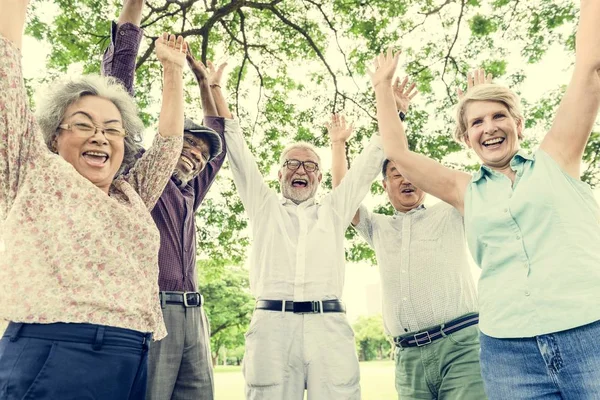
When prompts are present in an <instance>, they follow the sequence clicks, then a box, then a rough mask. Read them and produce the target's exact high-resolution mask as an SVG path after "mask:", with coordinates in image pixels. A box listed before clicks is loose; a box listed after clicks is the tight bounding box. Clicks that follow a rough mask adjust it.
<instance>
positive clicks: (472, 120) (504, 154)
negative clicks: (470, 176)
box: [465, 101, 523, 169]
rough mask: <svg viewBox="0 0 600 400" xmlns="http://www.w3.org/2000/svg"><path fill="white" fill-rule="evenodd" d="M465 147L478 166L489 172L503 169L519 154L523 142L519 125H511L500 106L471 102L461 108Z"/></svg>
mask: <svg viewBox="0 0 600 400" xmlns="http://www.w3.org/2000/svg"><path fill="white" fill-rule="evenodd" d="M465 121H466V126H467V134H466V136H465V143H466V144H467V146H469V147H470V148H472V149H473V150H475V153H476V154H477V156H478V157H479V159H480V160H481V162H482V163H483V164H485V165H487V166H488V167H490V168H493V169H505V168H506V167H507V166H509V165H510V160H511V159H512V158H513V156H514V155H515V153H516V152H517V151H519V148H520V144H519V140H520V139H522V138H523V136H522V135H523V134H522V130H523V124H522V121H520V120H519V121H515V119H514V118H513V117H512V116H511V114H510V113H509V111H508V109H507V108H506V106H505V105H504V104H503V103H500V102H497V101H473V102H469V103H468V104H467V105H466V108H465Z"/></svg>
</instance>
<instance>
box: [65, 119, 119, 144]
mask: <svg viewBox="0 0 600 400" xmlns="http://www.w3.org/2000/svg"><path fill="white" fill-rule="evenodd" d="M58 127H59V128H60V129H64V130H66V131H71V132H73V133H74V134H76V135H77V136H80V137H82V138H89V137H92V136H94V135H95V134H96V132H98V131H100V132H102V134H103V135H104V137H105V138H106V139H107V140H109V141H116V140H121V139H123V138H124V137H125V136H127V132H125V129H123V128H115V127H110V128H107V127H101V126H98V125H94V124H91V123H86V122H75V123H73V124H62V125H59V126H58Z"/></svg>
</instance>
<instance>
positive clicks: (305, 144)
mask: <svg viewBox="0 0 600 400" xmlns="http://www.w3.org/2000/svg"><path fill="white" fill-rule="evenodd" d="M295 149H302V150H308V151H312V152H313V153H314V155H315V156H317V163H318V164H319V168H320V167H321V157H320V156H319V153H318V152H317V148H316V147H315V146H313V145H312V144H310V143H308V142H294V143H291V144H289V145H287V146H286V147H285V149H283V151H282V152H281V156H280V157H279V165H280V166H281V165H283V163H284V162H285V160H286V158H285V156H287V153H289V152H290V151H292V150H295Z"/></svg>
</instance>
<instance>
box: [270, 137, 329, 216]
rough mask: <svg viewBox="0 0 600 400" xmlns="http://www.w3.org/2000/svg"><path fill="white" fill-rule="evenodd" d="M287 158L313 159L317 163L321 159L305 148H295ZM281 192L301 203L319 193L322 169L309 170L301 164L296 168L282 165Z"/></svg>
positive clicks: (280, 173) (280, 174)
mask: <svg viewBox="0 0 600 400" xmlns="http://www.w3.org/2000/svg"><path fill="white" fill-rule="evenodd" d="M285 158H286V160H298V161H312V162H314V163H316V164H318V163H319V159H318V157H317V156H316V154H314V153H313V152H312V151H310V150H308V149H304V148H293V149H291V150H290V151H288V152H287V154H286V155H285ZM278 176H279V185H280V187H281V194H282V195H283V197H285V198H286V199H289V200H291V201H293V202H294V203H296V204H300V203H302V202H304V201H306V200H308V199H310V198H313V197H314V196H315V194H316V193H317V189H318V188H319V184H320V183H321V179H322V178H323V175H322V174H321V171H320V170H318V169H317V170H315V171H312V172H308V171H306V170H305V169H304V166H303V165H301V166H300V167H298V169H296V170H290V169H289V168H288V167H286V166H282V167H281V169H280V170H279V173H278Z"/></svg>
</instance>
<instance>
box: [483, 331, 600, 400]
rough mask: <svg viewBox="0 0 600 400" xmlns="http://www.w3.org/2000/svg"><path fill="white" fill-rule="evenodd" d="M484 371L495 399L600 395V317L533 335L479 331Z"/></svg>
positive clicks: (577, 399)
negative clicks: (495, 335)
mask: <svg viewBox="0 0 600 400" xmlns="http://www.w3.org/2000/svg"><path fill="white" fill-rule="evenodd" d="M479 340H480V343H481V374H482V377H483V383H484V387H485V392H486V394H487V396H488V398H489V399H490V400H495V399H499V400H500V399H502V400H504V399H514V400H518V399H527V400H530V399H544V400H546V399H548V400H550V399H573V400H587V399H600V321H596V322H594V323H591V324H588V325H584V326H580V327H577V328H574V329H569V330H567V331H562V332H555V333H551V334H547V335H540V336H536V337H533V338H519V339H496V338H493V337H489V336H486V335H485V334H483V333H481V335H480V339H479Z"/></svg>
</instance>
